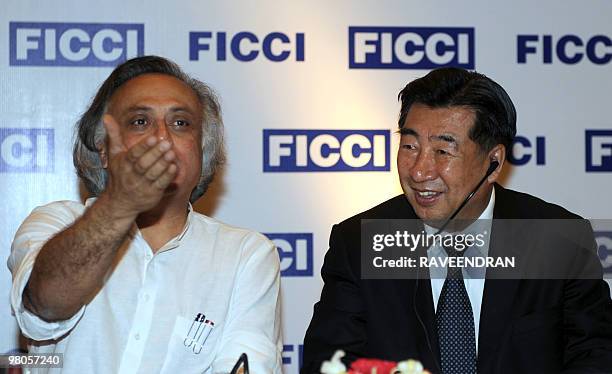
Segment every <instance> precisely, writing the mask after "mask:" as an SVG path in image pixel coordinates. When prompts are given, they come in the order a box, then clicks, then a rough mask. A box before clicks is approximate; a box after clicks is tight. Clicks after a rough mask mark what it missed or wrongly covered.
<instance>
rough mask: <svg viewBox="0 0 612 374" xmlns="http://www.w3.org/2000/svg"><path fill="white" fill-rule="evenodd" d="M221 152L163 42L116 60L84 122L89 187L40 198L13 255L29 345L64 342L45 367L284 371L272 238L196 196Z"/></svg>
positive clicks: (208, 110)
mask: <svg viewBox="0 0 612 374" xmlns="http://www.w3.org/2000/svg"><path fill="white" fill-rule="evenodd" d="M223 160H224V151H223V124H222V120H221V114H220V107H219V104H218V101H217V99H216V97H215V95H214V93H213V92H212V91H211V90H210V88H209V87H208V86H206V85H205V84H203V83H202V82H199V81H198V80H195V79H193V78H191V77H189V76H188V75H186V74H185V73H184V72H183V71H182V70H181V69H180V68H179V67H178V66H177V65H176V64H174V63H173V62H171V61H168V60H166V59H164V58H161V57H155V56H147V57H140V58H136V59H133V60H129V61H127V62H125V63H123V64H122V65H120V66H118V67H117V68H116V69H115V70H114V71H113V72H112V74H111V75H110V76H109V77H108V78H107V79H106V81H105V82H104V83H103V84H102V86H101V87H100V89H99V90H98V93H97V94H96V96H95V98H94V99H93V101H92V103H91V105H90V107H89V108H88V110H87V111H86V112H85V113H84V114H83V116H82V117H81V118H80V120H79V122H78V123H77V137H76V142H75V146H74V163H75V166H76V169H77V172H78V175H79V177H80V178H81V180H82V182H83V183H84V185H85V187H86V188H87V189H88V191H89V193H90V194H91V195H93V197H92V198H90V199H88V200H87V201H86V202H85V204H84V205H83V204H80V203H77V202H69V201H58V202H54V203H51V204H48V205H45V206H42V207H39V208H36V209H35V210H34V211H33V212H32V214H31V215H30V216H29V217H28V218H27V219H26V220H25V222H24V223H23V224H22V225H21V227H20V228H19V230H18V231H17V234H16V236H15V240H14V242H13V246H12V250H11V256H10V258H9V261H8V265H9V268H10V269H11V272H12V274H13V287H12V290H11V305H12V308H13V311H14V313H15V316H16V319H17V322H18V324H19V327H20V329H21V331H22V333H23V334H24V335H25V336H26V337H27V338H29V348H30V353H34V354H41V353H62V354H63V368H62V369H59V368H55V369H41V372H66V373H77V372H78V373H93V372H96V373H152V372H162V373H164V372H174V371H180V372H185V373H228V372H230V370H231V369H232V367H233V366H234V363H235V362H236V360H237V359H238V358H239V357H240V355H241V354H242V353H247V355H248V358H249V361H250V367H251V370H252V371H253V372H256V373H280V372H281V351H282V343H281V339H280V308H279V282H280V278H279V260H278V255H277V253H276V251H275V249H274V246H273V245H272V243H271V242H270V241H269V240H267V239H266V238H265V237H263V236H262V235H260V234H257V233H254V232H251V231H247V230H244V229H238V228H235V227H231V226H228V225H225V224H223V223H221V222H219V221H216V220H214V219H212V218H209V217H206V216H204V215H201V214H199V213H196V212H194V211H193V210H192V207H191V204H190V203H193V202H195V201H196V200H197V199H198V198H199V197H201V196H202V195H203V194H204V192H205V191H206V189H207V187H208V185H209V183H210V182H211V181H212V179H213V176H214V173H215V171H216V170H217V168H218V167H219V166H220V165H221V164H222V163H223Z"/></svg>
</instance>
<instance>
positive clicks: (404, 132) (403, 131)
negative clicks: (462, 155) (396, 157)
mask: <svg viewBox="0 0 612 374" xmlns="http://www.w3.org/2000/svg"><path fill="white" fill-rule="evenodd" d="M399 133H400V135H412V136H414V137H415V138H417V139H418V138H419V133H418V132H416V131H414V130H413V129H410V128H406V127H402V128H401V129H399ZM430 140H441V141H443V142H446V143H451V144H452V145H454V146H457V145H458V142H457V139H456V138H455V137H454V136H453V135H451V134H441V135H432V136H430Z"/></svg>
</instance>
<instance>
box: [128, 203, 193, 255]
mask: <svg viewBox="0 0 612 374" xmlns="http://www.w3.org/2000/svg"><path fill="white" fill-rule="evenodd" d="M187 214H188V205H187V202H186V201H185V202H183V203H182V204H169V202H166V201H164V200H162V201H161V202H160V204H158V205H157V206H156V207H155V208H153V209H152V210H149V211H147V212H143V213H141V214H140V215H139V216H138V217H137V218H136V225H138V228H139V229H140V232H141V234H142V236H143V238H144V239H145V240H146V242H147V243H148V244H149V246H150V247H151V249H152V250H153V252H157V250H159V249H160V248H161V247H162V246H164V244H166V243H167V242H168V241H169V240H170V239H172V238H174V237H175V236H177V235H178V234H180V233H181V231H183V228H184V227H185V223H186V222H187Z"/></svg>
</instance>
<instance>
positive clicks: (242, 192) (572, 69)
mask: <svg viewBox="0 0 612 374" xmlns="http://www.w3.org/2000/svg"><path fill="white" fill-rule="evenodd" d="M170 4H171V5H170ZM2 5H3V6H2V8H3V10H2V12H0V30H3V31H2V33H1V35H3V37H2V38H0V72H1V75H0V92H1V97H0V186H1V192H2V194H1V196H0V199H1V206H2V209H3V215H2V225H0V262H1V263H2V264H5V263H6V259H7V258H8V255H9V250H10V244H11V241H12V238H13V235H14V233H15V231H16V229H17V227H18V225H19V224H20V222H21V221H22V220H23V219H24V218H25V216H26V215H27V214H28V213H29V212H30V211H31V209H33V208H34V207H35V206H37V205H40V204H43V203H46V202H49V201H53V200H60V199H71V200H79V199H80V198H81V197H80V195H79V187H78V182H77V179H76V176H75V173H74V170H73V166H72V158H71V140H72V131H73V124H74V123H75V121H76V119H77V118H78V116H79V114H80V113H82V112H83V111H84V109H85V108H86V105H87V104H88V102H89V101H90V99H91V97H92V95H93V94H94V93H95V91H96V88H97V86H98V85H99V84H100V83H101V82H102V81H103V80H104V79H105V78H106V77H107V76H108V74H109V73H110V72H111V70H112V66H114V65H116V64H117V63H119V62H121V61H123V60H124V59H125V57H126V55H127V56H129V57H132V56H135V55H137V54H142V53H144V54H158V55H162V56H165V57H168V58H170V59H172V60H174V61H176V62H177V63H178V64H179V65H181V66H182V67H183V68H184V69H185V70H186V71H187V72H189V73H191V74H193V75H195V76H196V77H198V78H200V79H201V80H203V81H205V82H207V83H209V84H210V85H211V86H212V87H214V88H215V89H216V91H217V92H218V93H219V95H220V97H221V100H222V106H223V112H224V120H225V124H226V136H227V146H228V157H229V162H228V164H227V167H226V168H225V170H224V171H223V173H221V174H220V175H219V176H218V178H217V180H216V182H215V185H214V186H213V187H212V189H211V190H210V191H209V193H207V195H205V196H204V198H203V199H201V201H200V202H199V203H198V204H197V206H196V208H197V209H198V210H199V211H200V212H203V213H205V214H209V215H213V216H215V217H217V218H218V219H221V220H223V221H226V222H228V223H230V224H234V225H238V226H243V227H248V228H252V229H255V230H258V231H260V232H263V233H268V234H271V235H270V237H271V238H273V239H276V240H275V241H276V243H277V245H278V246H279V247H280V251H281V257H282V259H283V265H282V266H283V268H284V269H285V270H284V274H283V275H284V276H283V278H282V293H283V318H284V341H285V345H286V346H285V354H284V356H285V360H284V361H285V364H286V365H285V369H286V372H287V373H296V372H297V370H298V365H299V360H300V353H301V344H302V341H303V335H304V331H305V329H306V327H307V325H308V322H309V320H310V317H311V315H312V305H313V303H314V302H315V301H316V300H317V299H318V297H319V294H320V289H321V284H322V283H321V279H320V276H319V270H320V267H321V264H322V260H323V256H324V253H325V251H326V250H327V240H328V235H329V230H330V227H331V225H332V224H333V223H335V222H338V221H340V220H342V219H344V218H347V217H349V216H351V215H353V214H356V213H358V212H360V211H362V210H364V209H366V208H369V207H371V206H373V205H375V204H377V203H379V202H382V201H384V200H386V199H388V198H390V197H392V196H394V195H395V194H397V193H399V192H400V191H401V189H400V187H399V183H398V182H397V176H396V175H397V173H396V167H395V162H394V158H395V152H396V150H397V140H398V139H397V135H396V134H395V133H394V130H395V128H396V122H397V116H398V111H399V104H398V102H397V93H398V92H399V90H400V89H401V88H402V87H404V85H405V84H406V83H407V82H409V81H410V80H412V79H414V78H416V77H420V76H422V75H425V74H426V73H427V72H428V71H429V70H428V69H430V68H431V67H432V66H433V65H435V63H436V62H437V63H442V64H444V63H448V64H457V63H459V64H467V65H465V66H469V67H470V68H474V69H476V70H477V71H479V72H482V73H485V74H487V75H489V76H490V77H491V78H493V79H494V80H496V81H497V82H499V83H500V84H501V85H502V86H503V87H505V88H506V90H507V91H508V93H509V94H510V96H511V97H512V98H513V100H514V103H515V105H516V107H517V111H518V132H519V135H520V136H521V137H522V138H521V142H522V143H521V145H517V146H516V147H515V149H514V151H515V152H514V156H515V158H517V159H521V158H523V157H524V156H527V157H528V156H531V159H530V160H529V161H527V162H526V163H524V164H522V165H516V166H514V167H512V168H508V170H506V174H505V178H504V179H505V185H506V186H509V187H510V188H515V189H518V190H522V191H526V192H529V193H532V194H534V195H536V196H539V197H542V198H544V199H546V200H548V201H552V202H555V203H558V204H561V205H563V206H565V207H566V208H568V209H570V210H572V211H574V212H576V213H578V214H581V215H583V216H585V217H588V218H602V219H605V218H610V208H611V207H612V202H611V201H610V198H609V197H608V196H609V192H610V187H611V185H612V184H611V182H612V174H611V172H612V146H611V145H610V144H611V143H612V122H611V120H610V116H609V112H610V109H609V108H610V92H611V91H612V74H611V73H612V71H611V69H610V66H611V65H610V59H611V58H612V42H610V38H611V37H612V24H611V23H610V16H611V15H612V3H610V2H609V1H603V0H602V1H589V2H558V1H554V0H547V1H539V2H537V7H536V3H534V2H531V1H513V2H494V3H492V2H490V1H471V2H454V1H450V0H446V1H441V0H439V1H429V2H420V1H414V0H411V1H406V0H404V1H385V2H380V1H360V2H356V1H348V0H342V1H340V0H338V1H333V2H328V1H292V2H280V1H279V2H274V1H258V2H244V3H243V2H238V1H230V2H226V1H220V0H218V1H196V0H180V1H174V2H171V3H170V2H167V1H161V0H156V1H148V2H143V1H133V2H129V1H119V0H107V1H104V2H93V1H92V2H84V1H76V0H74V1H67V0H64V1H54V2H39V1H31V0H30V1H26V0H19V1H18V0H9V1H6V0H5V1H4V2H3V4H2ZM120 24H123V25H120ZM125 24H128V25H127V26H126V25H125ZM359 27H361V28H359ZM365 27H368V29H367V30H366V29H363V28H365ZM389 27H392V28H394V29H385V28H389ZM453 28H461V30H459V31H458V29H453ZM462 30H463V31H462ZM466 30H467V31H466ZM350 31H354V32H352V33H351V32H350ZM192 33H193V34H192ZM195 33H200V34H195ZM206 33H210V34H206ZM349 35H352V37H350V36H349ZM402 35H403V36H402ZM470 35H472V37H470ZM519 35H521V37H519ZM255 38H256V39H255ZM421 39H422V41H423V42H424V44H425V47H421V46H420V42H421ZM190 40H192V43H190ZM223 40H225V48H223ZM255 40H256V41H255ZM406 40H412V42H409V43H408V45H407V48H406V45H404V44H403V43H405V41H406ZM436 40H437V41H438V42H439V43H438V44H436ZM232 43H234V44H235V45H234V47H232ZM207 46H208V49H206V47H207ZM445 46H446V47H445ZM413 47H414V48H413ZM190 49H191V50H190ZM253 51H255V52H257V53H256V55H255V52H253ZM283 52H288V53H285V54H283ZM350 52H352V53H350ZM223 54H225V56H223ZM190 55H191V58H190ZM421 55H422V56H421ZM419 56H420V57H419ZM249 59H250V61H243V60H249ZM274 60H282V61H274ZM363 61H365V65H367V66H366V67H367V68H351V66H355V65H364V64H361V62H363ZM402 61H403V64H402ZM520 61H524V62H520ZM351 62H352V63H351ZM394 63H395V65H394ZM427 63H429V65H427ZM66 65H72V66H66ZM100 65H106V66H100ZM376 65H385V66H386V67H387V68H385V69H379V68H375V67H376ZM389 65H393V66H389ZM396 65H402V66H396ZM362 67H363V66H362ZM36 129H39V130H36ZM40 129H42V130H40ZM279 129H284V130H290V131H285V132H283V135H280V137H279V134H278V133H274V132H267V133H266V134H271V135H270V136H269V137H268V136H264V130H279ZM296 130H321V131H314V132H312V131H311V132H308V131H296ZM337 130H348V131H344V132H338V131H337ZM364 130H365V131H364ZM369 130H386V131H384V132H383V133H386V134H387V135H386V136H387V137H389V138H390V144H389V145H387V144H386V143H385V142H382V143H380V142H379V143H376V142H375V141H374V149H373V150H369V149H368V148H370V141H373V139H374V133H372V132H369ZM587 130H603V131H599V132H588V133H587ZM326 134H327V135H326ZM304 135H305V136H304ZM317 135H324V136H323V137H319V138H318V141H323V140H324V141H327V142H328V144H330V145H331V153H330V154H328V152H329V151H330V146H323V147H322V148H319V147H317V146H316V144H317V140H316V138H315V136H317ZM359 135H361V136H359ZM300 136H302V138H300ZM299 139H302V140H299ZM304 139H306V140H304ZM537 139H539V140H537ZM302 141H305V142H307V144H309V145H310V144H312V143H314V144H315V145H314V146H313V145H310V146H309V147H308V151H309V152H308V154H305V153H304V152H302V151H301V150H299V148H300V147H297V148H296V147H294V146H293V145H291V144H295V143H298V144H302V143H299V142H302ZM351 141H361V142H363V143H360V144H361V146H355V147H352V150H353V153H352V157H351V147H349V148H348V150H346V149H345V150H343V151H342V152H341V154H340V157H339V156H337V154H338V153H337V151H335V150H334V149H335V148H336V147H337V146H339V145H340V143H342V142H348V145H351V144H352V143H351ZM290 142H291V144H289V143H290ZM329 142H331V143H329ZM335 142H338V144H334V143H335ZM526 142H529V143H530V144H531V147H526V146H525V144H526ZM303 144H306V143H303ZM536 144H537V146H536ZM360 149H361V151H363V152H362V154H361V156H362V157H361V158H359V157H358V156H359V152H360ZM320 150H321V152H320V153H321V154H318V153H319V151H320ZM266 151H267V152H266ZM370 153H372V154H370ZM266 154H267V155H266ZM335 158H339V160H338V162H337V163H334V160H335ZM360 160H361V161H364V160H365V163H366V165H365V166H362V165H361V164H362V163H364V162H361V161H360ZM266 161H267V162H266ZM326 163H327V164H331V165H326ZM350 166H352V168H351V167H350ZM291 168H293V169H297V170H299V171H287V170H288V169H291ZM376 168H378V169H382V171H381V170H379V171H367V170H372V169H376ZM279 169H282V170H285V171H283V172H279V171H278V170H279ZM314 169H317V170H314ZM345 169H350V170H348V171H347V170H345ZM364 169H366V170H364ZM587 169H589V170H587ZM591 169H592V170H596V171H590V170H591ZM266 170H272V171H266ZM272 234H274V235H272ZM597 235H598V241H599V242H600V244H601V254H602V255H601V257H602V261H603V262H604V265H606V266H610V268H609V269H608V271H609V272H612V227H599V228H598V232H597ZM608 253H609V256H607V254H608ZM606 256H607V257H606ZM10 282H11V279H10V273H9V271H8V269H7V268H6V266H4V265H2V266H0V300H3V302H1V303H0V334H1V336H0V353H2V352H7V351H10V350H13V349H16V348H17V347H18V346H19V342H18V331H17V328H16V326H15V324H14V322H13V318H12V316H11V313H10V308H9V305H8V290H9V287H10Z"/></svg>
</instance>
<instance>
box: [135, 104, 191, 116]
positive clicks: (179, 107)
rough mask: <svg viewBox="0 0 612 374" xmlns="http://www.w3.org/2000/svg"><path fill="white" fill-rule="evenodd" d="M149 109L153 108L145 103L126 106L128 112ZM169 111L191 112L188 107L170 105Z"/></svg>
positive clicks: (147, 110) (148, 110) (146, 110)
mask: <svg viewBox="0 0 612 374" xmlns="http://www.w3.org/2000/svg"><path fill="white" fill-rule="evenodd" d="M151 110H153V108H152V107H150V106H146V105H134V106H131V107H129V108H127V111H128V112H150V111H151ZM170 112H172V113H177V112H185V113H188V114H192V113H193V112H192V111H191V110H190V109H189V108H187V107H183V106H176V107H172V108H170Z"/></svg>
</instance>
